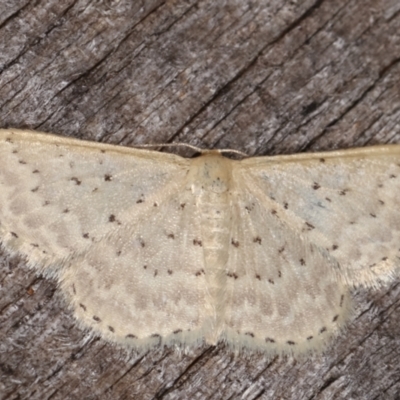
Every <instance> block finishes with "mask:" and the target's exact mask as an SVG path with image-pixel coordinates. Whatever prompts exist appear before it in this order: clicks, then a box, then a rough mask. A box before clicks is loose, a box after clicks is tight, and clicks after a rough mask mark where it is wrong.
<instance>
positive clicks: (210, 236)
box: [0, 129, 400, 354]
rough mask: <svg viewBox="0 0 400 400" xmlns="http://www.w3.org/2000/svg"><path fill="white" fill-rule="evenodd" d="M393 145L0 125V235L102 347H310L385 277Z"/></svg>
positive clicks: (396, 177)
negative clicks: (308, 149) (270, 153)
mask: <svg viewBox="0 0 400 400" xmlns="http://www.w3.org/2000/svg"><path fill="white" fill-rule="evenodd" d="M399 198H400V146H396V145H387V146H376V147H370V148H361V149H352V150H343V151H333V152H326V153H314V154H297V155H290V156H274V157H254V158H246V159H243V160H241V161H235V160H231V159H229V158H226V157H224V156H222V155H221V154H220V152H219V151H217V150H213V151H203V152H202V154H201V155H200V156H199V157H197V158H193V159H187V158H182V157H179V156H176V155H172V154H167V153H161V152H156V151H149V150H138V149H134V148H128V147H122V146H113V145H106V144H99V143H93V142H87V141H81V140H76V139H69V138H62V137H58V136H55V135H49V134H43V133H35V132H32V131H21V130H14V129H8V130H0V239H1V242H2V245H3V247H4V248H5V249H6V250H8V251H9V252H10V253H18V254H20V255H23V256H25V257H26V259H27V262H28V265H29V266H30V267H32V268H34V269H36V270H37V271H39V272H40V273H43V274H45V275H47V276H50V277H54V278H55V279H56V280H57V281H58V283H59V286H60V288H61V290H62V292H63V294H64V297H65V298H66V300H67V304H68V305H69V306H70V307H71V309H72V310H73V313H74V315H75V317H76V319H77V321H78V322H79V323H80V325H81V326H84V327H90V328H92V329H93V330H94V332H96V333H98V334H100V335H101V337H103V338H105V339H106V340H109V341H110V342H113V343H116V344H119V345H122V346H126V347H128V348H135V349H138V350H145V349H148V348H150V347H153V346H157V345H158V346H160V345H161V346H162V345H173V344H176V345H179V346H180V347H185V348H186V347H187V346H188V345H193V344H200V343H204V342H205V343H208V344H212V345H214V344H216V343H218V342H219V341H225V342H226V343H227V344H228V345H229V346H230V347H231V348H232V349H234V350H236V351H238V350H241V349H243V348H247V349H250V350H256V351H261V352H264V353H266V354H282V353H283V354H285V353H286V354H287V353H294V354H300V353H307V352H308V351H313V350H318V349H322V348H323V346H324V345H325V344H326V343H327V342H328V341H329V339H331V338H332V336H334V335H336V334H337V333H338V332H339V331H340V329H341V328H342V327H343V326H344V323H345V321H346V320H347V319H348V317H349V314H350V312H351V298H350V294H349V290H350V289H351V288H352V287H357V286H365V287H379V286H380V285H381V284H386V283H388V282H390V281H391V280H393V279H394V278H396V276H398V272H399V255H400V211H399Z"/></svg>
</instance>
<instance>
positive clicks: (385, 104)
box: [0, 0, 400, 400]
mask: <svg viewBox="0 0 400 400" xmlns="http://www.w3.org/2000/svg"><path fill="white" fill-rule="evenodd" d="M0 127H1V128H7V127H16V128H31V129H36V130H41V131H46V132H53V133H57V134H60V135H65V136H74V137H78V138H85V139H88V140H96V141H102V142H108V143H115V144H124V145H135V144H141V143H154V142H175V141H179V142H185V143H190V144H195V145H198V146H201V147H205V148H214V147H215V148H226V147H229V148H235V149H238V150H241V151H245V152H247V153H248V154H250V155H253V154H259V155H261V154H265V155H267V154H281V153H296V152H303V151H315V150H331V149H336V148H348V147H353V146H367V145H372V144H376V143H400V2H399V1H398V0H304V1H300V0H298V1H296V0H292V1H289V0H288V1H284V0H272V1H267V0H265V1H263V0H242V1H240V0H236V1H235V0H231V1H216V0H203V1H198V0H172V1H162V0H143V1H128V0H62V1H60V0H35V1H28V0H1V1H0ZM0 162H1V160H0ZM0 206H1V205H0ZM1 254H2V258H1V264H0V292H1V293H0V399H1V400H3V399H7V400H9V399H40V400H44V399H54V400H55V399H139V400H140V399H295V400H299V399H318V400H322V399H371V400H372V399H400V350H399V348H400V284H399V283H400V282H399V281H397V282H395V283H393V284H392V285H391V286H390V287H388V288H385V289H382V290H379V291H377V292H373V291H362V290H360V291H358V292H357V293H355V299H356V304H357V306H356V315H355V318H354V319H353V320H352V321H351V323H350V324H349V326H348V330H347V332H345V333H344V334H343V335H341V336H340V337H339V338H338V339H337V340H336V342H335V343H334V345H333V347H332V348H331V349H329V350H328V351H327V352H326V353H325V354H323V355H321V356H317V357H315V358H313V359H308V360H294V359H292V358H290V357H288V358H279V357H275V358H273V359H272V360H268V359H265V357H263V356H262V355H257V354H253V355H249V354H242V355H239V356H236V357H235V355H234V354H232V353H231V352H230V351H229V349H227V348H226V347H225V346H224V345H223V344H220V345H218V346H217V347H207V346H203V347H199V348H193V349H191V350H190V351H189V352H188V353H187V354H181V353H179V352H177V351H174V349H158V350H153V351H150V352H147V353H145V354H141V355H138V354H135V353H132V354H127V353H126V352H124V351H122V350H119V349H117V348H115V347H113V346H112V345H110V344H108V343H105V342H104V341H102V340H101V339H99V338H96V337H95V338H91V337H90V336H89V335H88V334H87V332H84V331H82V330H81V329H79V328H78V327H77V326H76V324H75V321H74V319H73V318H72V316H71V314H70V313H69V312H68V311H67V310H66V309H65V306H64V304H63V302H62V301H61V300H60V297H59V295H58V291H57V288H56V285H55V283H54V282H52V281H49V280H46V279H43V278H40V277H39V278H38V277H36V276H35V274H34V273H33V272H32V271H30V270H28V269H27V268H26V267H25V266H24V260H21V259H20V258H18V257H10V255H9V254H8V253H7V252H6V251H4V250H3V251H2V253H1Z"/></svg>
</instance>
